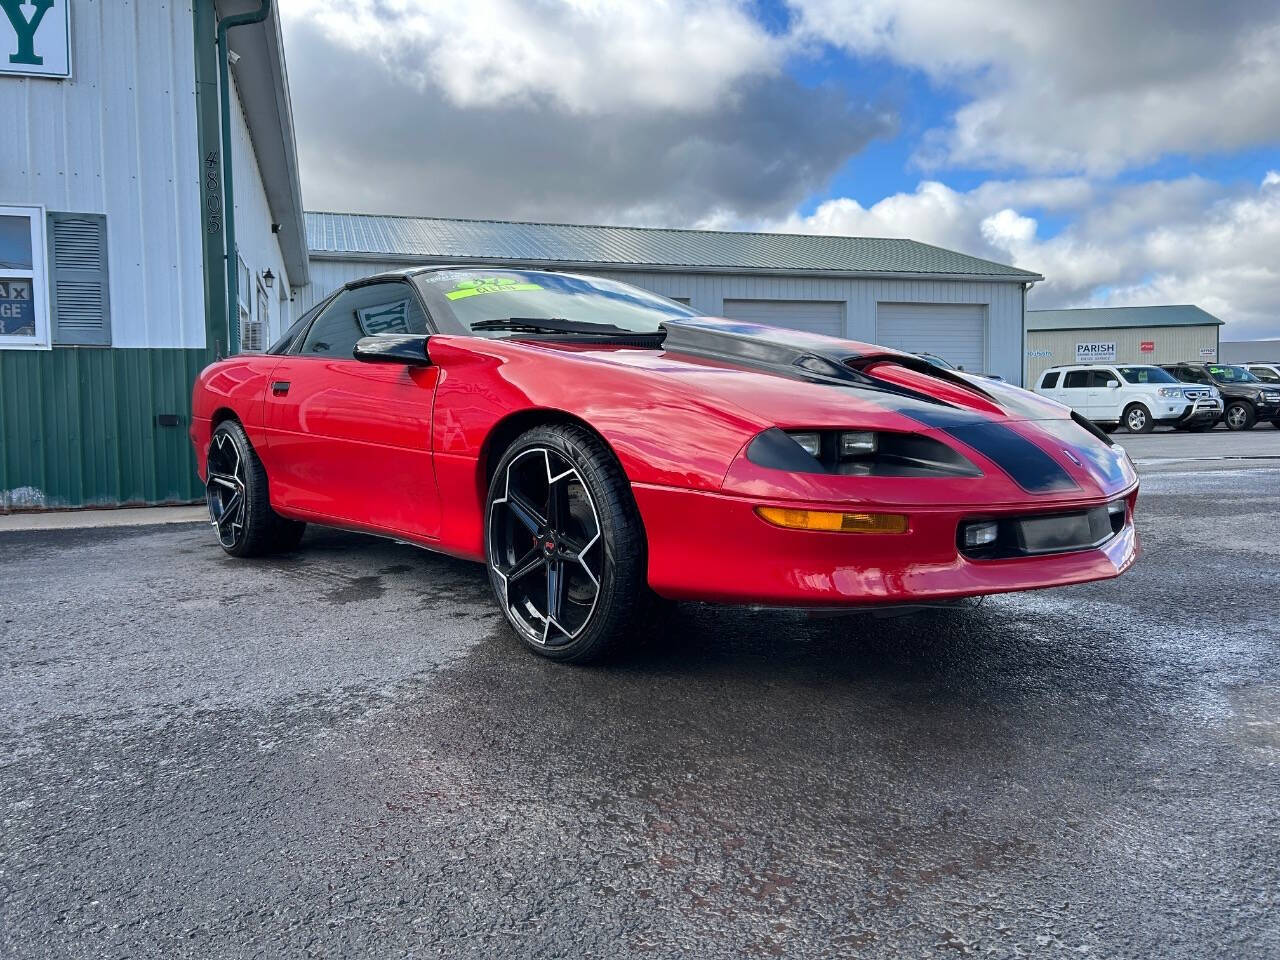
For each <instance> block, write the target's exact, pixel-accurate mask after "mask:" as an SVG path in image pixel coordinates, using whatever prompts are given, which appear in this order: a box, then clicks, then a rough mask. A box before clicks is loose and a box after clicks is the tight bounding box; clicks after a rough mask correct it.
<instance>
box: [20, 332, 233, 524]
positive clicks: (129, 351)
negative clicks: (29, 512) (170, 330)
mask: <svg viewBox="0 0 1280 960" xmlns="http://www.w3.org/2000/svg"><path fill="white" fill-rule="evenodd" d="M211 359H212V357H211V355H210V353H209V351H207V350H176V349H158V350H147V349H135V348H120V347H115V348H101V347H55V348H54V349H52V350H0V511H4V510H11V509H25V508H33V507H44V508H57V507H86V506H102V505H109V506H118V505H120V504H131V503H138V504H143V503H180V502H190V501H192V500H198V499H200V498H201V497H202V496H203V495H204V490H203V487H202V486H201V484H200V480H199V478H198V477H197V476H196V470H195V458H194V456H193V454H192V452H191V440H190V436H189V435H188V430H189V428H190V425H191V385H192V383H194V382H195V379H196V376H197V375H198V374H199V373H200V371H201V370H202V369H203V368H204V366H205V365H206V364H207V363H209V361H210V360H211ZM160 414H177V415H178V418H179V422H178V425H176V426H167V427H166V426H160V425H159V424H158V423H157V420H156V418H157V416H158V415H160Z"/></svg>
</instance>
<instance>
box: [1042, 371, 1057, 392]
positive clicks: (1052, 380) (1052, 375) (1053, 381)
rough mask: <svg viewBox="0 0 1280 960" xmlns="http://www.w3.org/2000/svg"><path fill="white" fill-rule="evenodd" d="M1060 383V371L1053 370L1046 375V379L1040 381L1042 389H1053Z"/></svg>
mask: <svg viewBox="0 0 1280 960" xmlns="http://www.w3.org/2000/svg"><path fill="white" fill-rule="evenodd" d="M1057 385H1058V371H1057V370H1051V371H1049V372H1048V373H1046V374H1045V375H1044V379H1043V380H1041V381H1040V389H1041V390H1052V389H1053V388H1054V387H1056V386H1057Z"/></svg>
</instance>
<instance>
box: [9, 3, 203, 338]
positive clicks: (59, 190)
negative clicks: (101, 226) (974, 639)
mask: <svg viewBox="0 0 1280 960" xmlns="http://www.w3.org/2000/svg"><path fill="white" fill-rule="evenodd" d="M71 15H72V17H71V19H72V23H71V42H72V62H73V64H74V77H73V78H72V79H71V80H63V81H55V80H36V79H24V78H17V77H0V117H3V118H4V120H3V126H4V132H3V135H0V202H4V203H39V204H44V205H45V207H47V208H48V209H49V210H53V211H66V212H73V213H100V214H105V215H106V219H107V251H108V256H109V258H110V260H109V263H108V272H109V276H110V286H111V341H112V343H113V345H115V346H117V347H148V346H149V347H202V346H204V291H203V282H202V273H201V269H202V268H201V250H200V240H201V222H200V194H199V186H200V185H199V167H198V158H197V154H196V104H195V59H194V58H195V54H194V50H193V43H192V21H191V8H190V5H189V4H183V3H172V2H151V0H148V2H142V0H72V10H71Z"/></svg>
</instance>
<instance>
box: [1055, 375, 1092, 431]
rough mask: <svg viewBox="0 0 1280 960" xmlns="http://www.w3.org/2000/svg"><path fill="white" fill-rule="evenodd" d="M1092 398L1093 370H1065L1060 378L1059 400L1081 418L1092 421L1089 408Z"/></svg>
mask: <svg viewBox="0 0 1280 960" xmlns="http://www.w3.org/2000/svg"><path fill="white" fill-rule="evenodd" d="M1092 396H1093V370H1092V369H1089V368H1085V369H1082V370H1067V371H1065V372H1064V373H1063V377H1062V391H1061V394H1060V397H1059V399H1060V400H1061V401H1062V402H1063V403H1065V404H1066V405H1067V406H1069V407H1070V408H1071V409H1072V410H1074V411H1075V412H1076V413H1078V414H1080V415H1081V416H1082V417H1088V418H1089V419H1093V413H1092V411H1091V408H1090V404H1091V403H1092Z"/></svg>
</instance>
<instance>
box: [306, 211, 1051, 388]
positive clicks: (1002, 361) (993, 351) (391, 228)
mask: <svg viewBox="0 0 1280 960" xmlns="http://www.w3.org/2000/svg"><path fill="white" fill-rule="evenodd" d="M307 240H308V245H309V247H310V256H311V279H312V283H311V286H310V288H309V289H308V290H307V291H305V292H304V293H303V294H302V295H301V296H300V297H299V304H298V306H299V308H300V309H301V308H305V306H306V305H308V304H310V303H315V302H317V301H319V300H320V299H323V298H324V297H325V296H326V295H328V293H329V292H330V291H332V290H333V289H335V288H336V287H338V286H340V285H341V284H343V283H345V282H346V281H348V280H352V279H355V278H357V277H362V276H366V275H368V274H371V273H376V272H378V271H379V270H388V269H392V268H395V267H404V266H411V265H417V264H431V263H468V264H492V265H494V266H508V267H515V266H519V267H537V268H551V269H563V270H576V271H580V272H583V273H589V274H593V275H596V276H604V277H610V278H613V279H616V280H622V281H625V282H627V283H633V284H636V285H637V286H640V287H644V288H646V289H648V290H652V291H653V292H655V293H658V294H661V295H663V296H666V297H671V298H673V299H676V300H681V301H683V302H685V303H688V304H690V305H691V306H692V307H694V308H695V309H696V310H699V311H701V312H703V313H706V314H710V315H712V316H724V317H731V318H733V319H737V320H750V321H758V322H764V323H772V324H778V325H781V326H790V327H796V328H799V329H804V330H812V331H817V332H820V333H827V334H832V335H834V336H845V337H849V338H852V339H854V340H863V341H869V342H873V343H881V344H884V345H886V346H891V347H896V348H898V349H902V350H908V351H912V352H926V351H927V352H930V353H936V354H938V355H939V356H942V357H944V358H946V359H947V360H949V361H950V362H952V363H953V364H956V365H957V366H963V367H964V368H965V369H966V370H971V371H975V372H977V371H986V372H991V373H998V374H1000V375H1002V376H1004V377H1005V378H1007V379H1008V380H1010V381H1012V382H1014V383H1020V382H1021V380H1022V354H1023V312H1024V305H1025V298H1026V289H1027V286H1028V285H1029V284H1030V283H1032V282H1034V281H1036V280H1040V279H1043V278H1042V277H1040V276H1039V275H1038V274H1034V273H1031V272H1029V271H1026V270H1018V269H1016V268H1014V267H1009V266H1005V265H1003V264H999V263H992V262H990V261H988V260H981V259H979V258H977V257H970V256H968V255H966V254H962V253H957V252H955V251H952V250H944V249H942V248H940V247H933V246H929V245H928V244H923V243H917V242H916V241H914V240H897V239H881V238H867V237H818V236H808V235H788V234H767V233H739V232H727V231H708V230H664V229H652V228H642V227H604V226H584V225H577V224H553V223H513V222H509V221H495V220H450V219H441V218H432V217H388V216H372V215H362V214H342V213H312V212H308V213H307Z"/></svg>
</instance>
